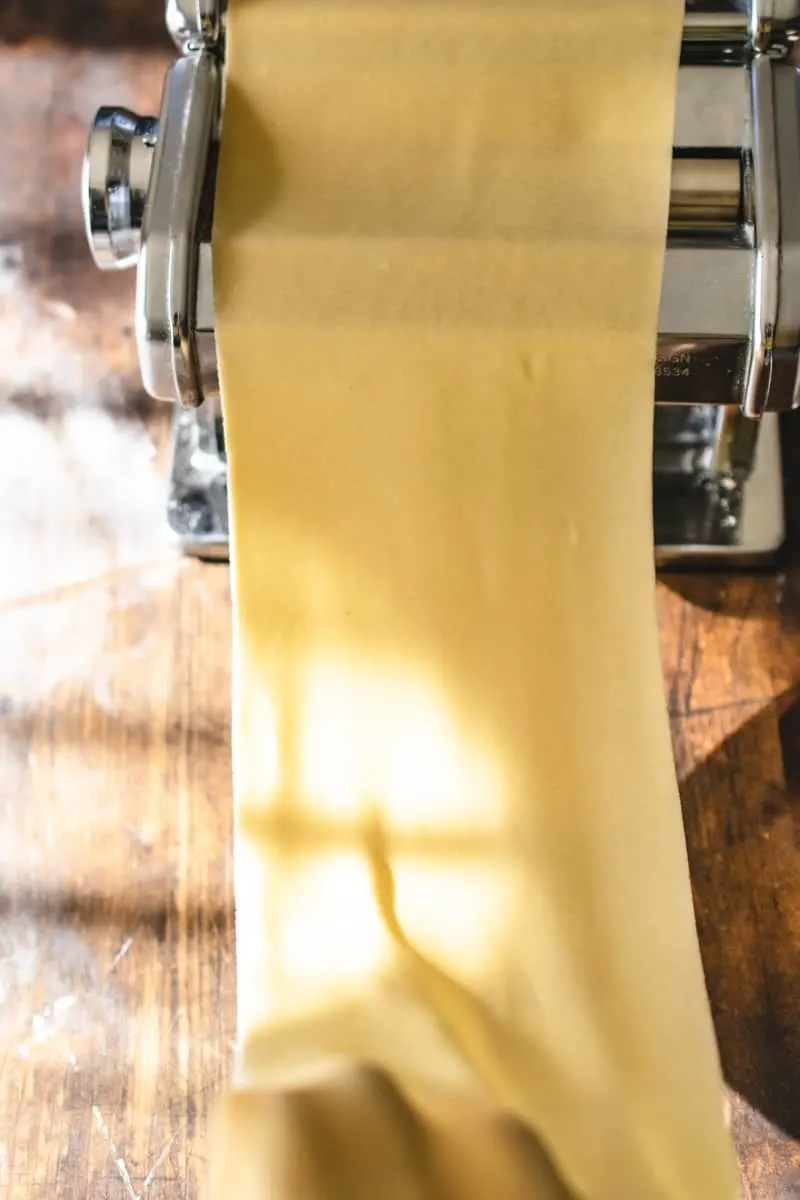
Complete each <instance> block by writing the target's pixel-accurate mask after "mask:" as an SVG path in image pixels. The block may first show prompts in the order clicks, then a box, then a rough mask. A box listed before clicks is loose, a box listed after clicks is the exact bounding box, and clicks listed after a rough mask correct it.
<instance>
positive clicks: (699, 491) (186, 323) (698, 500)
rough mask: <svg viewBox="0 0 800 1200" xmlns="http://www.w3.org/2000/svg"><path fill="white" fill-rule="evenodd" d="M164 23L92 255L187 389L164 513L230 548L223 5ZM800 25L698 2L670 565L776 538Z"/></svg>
mask: <svg viewBox="0 0 800 1200" xmlns="http://www.w3.org/2000/svg"><path fill="white" fill-rule="evenodd" d="M167 24H168V28H169V30H170V32H171V34H172V36H173V39H174V41H175V43H176V46H177V47H178V49H179V51H180V57H179V58H178V59H177V61H176V62H175V63H174V65H173V66H172V68H171V69H170V71H169V74H168V76H167V81H166V85H165V88H164V95H163V100H162V105H161V112H160V115H159V117H158V118H155V117H139V116H137V115H136V114H134V113H131V112H129V111H127V110H125V109H109V108H104V109H101V110H100V111H99V112H98V114H97V117H96V119H95V123H94V126H93V128H92V131H91V133H90V138H89V146H88V150H87V155H86V162H85V167H84V187H83V191H84V197H83V200H84V211H85V217H86V226H87V234H88V237H89V243H90V246H91V248H92V252H93V254H94V257H95V260H96V261H97V263H98V266H100V267H102V268H105V269H108V268H124V267H129V266H136V269H137V293H136V321H135V328H136V340H137V346H138V352H139V362H140V366H141V372H142V378H143V381H144V386H145V388H146V389H147V391H148V392H149V393H150V395H152V396H154V397H156V398H158V399H162V400H171V401H175V402H177V409H176V416H175V427H174V444H173V458H172V474H171V489H170V500H169V520H170V524H171V526H172V528H173V530H174V532H175V534H176V535H177V537H178V538H179V539H180V542H181V544H182V545H183V547H184V549H185V550H186V551H187V552H188V553H193V554H200V555H202V556H205V557H225V556H226V555H227V550H228V517H227V468H226V460H225V449H224V431H223V426H222V420H221V415H220V405H219V383H218V375H217V353H216V342H215V334H214V291H213V284H212V275H211V233H212V226H213V204H214V188H215V177H216V163H217V158H218V153H217V151H218V145H219V136H220V116H221V107H222V71H223V69H224V47H225V14H224V4H223V2H222V0H168V3H167ZM798 39H800V0H686V15H685V23H684V36H683V45H682V55H681V67H680V73H679V85H678V97H677V114H676V121H675V136H674V143H673V170H672V190H671V197H670V216H669V232H668V239H667V253H666V260H665V269H664V282H663V290H662V297H661V312H660V319H659V339H658V357H657V362H656V367H655V376H656V378H655V399H656V405H657V407H656V413H655V449H654V462H653V489H654V506H655V534H656V549H657V556H658V558H659V560H660V561H661V562H664V563H666V562H669V563H680V564H688V563H696V562H708V561H712V562H713V561H716V562H725V563H727V564H730V563H736V564H741V563H748V564H749V563H754V562H760V561H765V560H768V559H769V558H770V557H771V556H772V555H774V553H775V552H776V551H777V549H778V548H779V546H780V544H781V542H782V540H783V533H784V521H783V502H782V488H781V464H780V445H779V435H778V418H777V414H778V413H780V412H786V411H788V410H791V409H793V408H795V407H798V406H799V405H800V371H799V367H800V90H799V84H798V80H799V79H800V76H799V75H798V71H797V69H796V67H795V65H794V62H795V45H796V43H797V42H798ZM798 52H799V53H800V46H799V47H798ZM798 62H799V63H800V59H798Z"/></svg>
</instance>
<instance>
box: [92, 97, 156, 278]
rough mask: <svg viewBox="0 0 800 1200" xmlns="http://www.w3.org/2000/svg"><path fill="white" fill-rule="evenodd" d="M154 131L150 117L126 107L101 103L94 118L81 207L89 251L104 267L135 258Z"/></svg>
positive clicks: (128, 262) (131, 262)
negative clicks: (101, 105) (102, 106)
mask: <svg viewBox="0 0 800 1200" xmlns="http://www.w3.org/2000/svg"><path fill="white" fill-rule="evenodd" d="M157 135H158V121H157V119H156V118H155V117H139V116H137V115H136V113H132V112H130V111H129V110H128V109H127V108H101V109H100V110H99V111H98V113H97V116H96V117H95V119H94V124H93V125H92V129H91V132H90V134H89V144H88V147H87V149H86V157H85V159H84V164H83V212H84V219H85V221H86V236H87V238H88V239H89V247H90V249H91V251H92V256H93V257H94V260H95V262H96V263H97V265H98V267H100V269H101V270H103V271H110V270H114V269H115V268H116V269H118V270H122V269H124V268H125V267H132V266H134V265H135V263H136V259H137V255H138V253H139V244H140V242H141V230H142V221H143V220H144V210H145V205H146V203H147V188H148V185H149V183H150V171H151V169H152V165H153V154H154V151H155V146H156V139H157Z"/></svg>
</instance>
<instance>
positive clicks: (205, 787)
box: [0, 0, 800, 1200]
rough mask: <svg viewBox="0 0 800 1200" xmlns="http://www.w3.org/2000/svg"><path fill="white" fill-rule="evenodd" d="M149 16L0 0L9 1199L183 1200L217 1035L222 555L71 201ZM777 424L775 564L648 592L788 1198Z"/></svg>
mask: <svg viewBox="0 0 800 1200" xmlns="http://www.w3.org/2000/svg"><path fill="white" fill-rule="evenodd" d="M31 10H34V12H33V15H32V12H31ZM67 13H69V17H67V15H66V14H67ZM92 13H94V14H95V17H94V18H93V17H91V14H92ZM151 20H152V25H151V24H150V22H151ZM161 20H162V6H161V3H160V0H159V2H158V3H154V4H152V5H150V6H147V5H146V4H144V3H141V4H140V3H139V2H138V0H136V2H135V3H129V4H125V3H122V2H121V0H120V2H118V3H112V0H108V3H107V4H105V5H102V4H100V3H99V2H95V3H94V4H92V3H89V2H88V0H85V2H84V3H83V4H79V3H78V0H71V3H70V4H69V5H66V4H65V3H64V2H63V0H52V3H50V4H46V3H44V0H39V3H38V4H35V5H33V4H23V3H21V2H20V3H15V2H12V3H11V4H10V5H8V4H6V5H0V115H2V138H3V154H2V155H0V447H1V448H2V449H1V450H0V454H1V455H2V466H0V1196H2V1197H3V1200H45V1198H47V1200H49V1198H50V1197H53V1196H56V1197H59V1198H63V1200H84V1197H89V1198H90V1200H101V1198H103V1200H105V1198H110V1200H134V1198H136V1197H138V1198H139V1200H178V1198H181V1200H193V1198H194V1197H196V1196H199V1195H201V1194H202V1183H203V1178H204V1171H205V1128H206V1119H207V1115H208V1112H209V1106H210V1104H211V1103H212V1101H213V1098H214V1096H215V1095H216V1094H217V1093H218V1091H219V1090H220V1088H221V1087H222V1085H223V1082H224V1080H225V1078H226V1076H227V1072H228V1070H229V1064H230V1051H231V1045H232V1039H233V1037H234V988H235V975H234V960H233V931H232V905H231V863H230V832H231V818H230V751H229V739H228V723H229V703H230V678H229V653H228V639H229V633H230V606H229V600H228V579H227V571H226V569H225V568H220V567H213V566H201V565H199V564H197V563H192V562H184V561H181V560H180V558H178V557H177V556H176V554H175V553H174V551H173V549H172V548H171V547H170V545H169V542H168V539H167V538H166V536H165V534H164V525H163V501H164V485H163V469H164V449H165V439H166V434H167V422H168V419H169V414H168V412H167V411H166V408H165V407H163V408H162V407H159V406H154V405H150V404H149V403H147V402H146V400H145V398H144V397H143V395H142V392H141V388H140V384H139V381H138V375H137V370H136V362H135V354H134V349H133V345H132V337H131V328H130V322H131V312H132V290H133V280H132V278H130V277H128V276H111V277H109V276H100V275H98V274H97V273H96V272H95V270H94V268H93V266H92V264H91V262H90V260H89V257H88V254H87V252H86V250H85V247H84V240H83V231H82V228H81V223H80V217H79V210H78V201H77V189H78V179H79V167H80V158H81V153H82V148H83V143H84V139H85V131H86V126H87V124H88V121H89V120H90V118H91V115H92V113H93V111H94V109H95V107H96V106H97V105H98V104H100V103H105V102H110V101H119V102H121V103H124V104H128V105H130V106H131V107H133V108H139V109H141V110H148V109H150V110H152V109H153V107H154V106H155V105H156V103H157V100H158V96H159V93H160V89H161V83H162V79H163V71H164V68H165V66H166V64H167V62H168V61H169V51H168V49H167V50H165V49H164V48H163V46H162V44H161V42H162V41H163V39H160V33H159V32H158V31H160V30H161V28H162V26H161V24H160V22H161ZM142 28H146V29H151V30H152V31H153V32H152V44H151V46H150V48H145V47H146V43H147V41H148V37H150V35H148V37H144V38H143V37H142V36H141V30H142ZM137 30H138V33H137ZM137 38H138V44H137ZM59 39H60V40H59ZM101 44H102V46H103V49H102V51H98V50H97V49H96V48H95V47H97V46H98V45H101ZM131 47H133V49H132V48H131ZM787 434H788V436H787V439H786V442H787V471H786V474H787V494H788V499H789V506H790V516H791V523H792V537H791V539H790V544H789V546H788V549H787V552H786V554H785V555H784V560H783V562H782V564H781V565H780V567H779V569H778V570H776V571H772V572H768V573H764V574H761V575H747V576H741V577H732V576H729V577H723V576H710V575H705V576H672V577H665V578H664V579H662V581H661V582H660V584H659V591H658V603H659V613H660V619H661V631H662V651H663V658H664V677H665V687H666V694H667V697H668V702H669V707H670V715H671V720H672V730H673V736H674V743H675V753H676V758H677V763H678V770H679V774H680V778H681V787H682V797H683V806H684V817H685V824H686V832H687V839H688V844H689V850H690V856H691V866H692V879H693V886H694V895H695V904H696V909H697V917H698V925H699V929H700V937H701V943H702V949H703V956H704V961H705V967H706V972H707V978H708V986H709V992H710V995H711V1002H712V1006H713V1011H714V1018H715V1022H716V1028H717V1033H718V1037H719V1042H720V1047H721V1052H722V1059H723V1064H724V1068H725V1075H726V1080H727V1082H728V1085H729V1088H730V1093H731V1109H732V1122H733V1129H734V1134H735V1138H736V1143H737V1148H738V1152H739V1156H740V1160H741V1164H742V1177H743V1195H744V1196H745V1197H748V1198H750V1200H793V1198H795V1200H796V1198H798V1197H800V418H797V420H796V424H795V425H794V426H792V424H791V422H790V423H788V424H787ZM625 1200H628V1198H625ZM630 1200H633V1198H630ZM687 1200H688V1198H687Z"/></svg>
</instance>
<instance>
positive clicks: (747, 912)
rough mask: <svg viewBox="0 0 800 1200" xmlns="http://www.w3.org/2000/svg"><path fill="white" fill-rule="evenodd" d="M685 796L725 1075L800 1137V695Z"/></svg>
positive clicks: (730, 748) (711, 764) (718, 760)
mask: <svg viewBox="0 0 800 1200" xmlns="http://www.w3.org/2000/svg"><path fill="white" fill-rule="evenodd" d="M677 737H678V738H680V728H678V730H677ZM681 797H682V803H683V810H684V823H685V826H686V837H687V843H688V848H689V857H690V862H691V870H692V886H693V891H694V900H695V909H696V913H697V923H698V931H699V935H700V943H701V948H702V953H703V961H704V965H705V971H706V978H707V983H708V989H709V994H710V998H711V1006H712V1010H713V1014H714V1021H715V1025H716V1030H717V1036H718V1039H719V1044H720V1052H721V1056H722V1064H723V1068H724V1072H725V1078H726V1081H727V1083H728V1084H729V1085H730V1086H731V1087H732V1088H733V1089H734V1090H735V1091H736V1092H737V1093H738V1094H739V1095H740V1096H741V1097H743V1098H744V1099H745V1100H746V1101H747V1103H748V1104H749V1105H750V1106H751V1107H752V1108H753V1109H754V1110H757V1112H759V1113H761V1114H762V1115H763V1116H764V1117H766V1118H767V1119H768V1121H770V1122H771V1123H772V1124H773V1125H774V1126H776V1127H777V1128H779V1129H780V1130H782V1131H783V1132H784V1133H786V1134H788V1135H790V1137H793V1138H800V699H798V696H797V694H796V692H792V693H789V694H787V695H786V696H783V697H781V698H779V699H778V700H777V701H775V703H774V704H772V705H769V706H768V707H767V708H765V709H763V710H762V711H761V712H760V713H759V714H758V715H757V716H756V717H755V718H753V720H751V721H749V722H748V723H747V724H745V725H744V726H742V727H741V728H740V729H738V730H737V731H736V732H735V733H734V734H732V735H731V736H730V737H729V738H727V739H726V740H725V741H724V742H722V744H721V745H719V746H718V747H717V748H716V749H715V750H714V751H713V752H712V753H711V754H710V755H709V756H708V758H707V759H706V760H705V761H704V762H702V763H701V764H700V765H699V766H698V767H697V768H696V769H695V770H694V771H693V772H692V773H691V774H690V775H689V776H688V777H687V778H686V779H685V780H684V781H683V782H682V784H681ZM769 1194H771V1193H769Z"/></svg>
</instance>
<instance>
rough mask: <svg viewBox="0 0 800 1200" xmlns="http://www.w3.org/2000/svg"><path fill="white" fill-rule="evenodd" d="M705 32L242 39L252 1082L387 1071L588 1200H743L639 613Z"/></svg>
mask: <svg viewBox="0 0 800 1200" xmlns="http://www.w3.org/2000/svg"><path fill="white" fill-rule="evenodd" d="M682 13H683V10H682V4H681V3H680V0H559V2H558V3H552V2H548V3H545V2H544V0H387V2H380V0H318V2H309V0H230V6H229V15H228V34H227V38H228V41H227V80H226V89H227V90H226V99H225V113H224V127H223V138H222V159H221V166H220V175H219V184H218V192H217V209H216V217H215V233H214V281H215V303H216V313H217V329H218V342H219V354H220V370H221V382H222V390H223V401H224V414H225V426H226V431H227V444H228V451H229V461H230V489H231V512H232V554H233V568H234V570H233V578H234V614H235V634H234V669H235V695H234V724H233V732H234V777H235V778H234V782H235V794H236V843H235V886H236V900H237V955H238V994H239V1000H238V1019H239V1033H240V1039H241V1050H240V1056H239V1061H238V1066H237V1072H238V1081H239V1083H240V1085H242V1086H249V1087H251V1088H256V1089H262V1091H263V1090H264V1089H270V1088H273V1087H274V1088H280V1087H283V1086H286V1085H289V1084H293V1083H296V1082H297V1081H298V1080H299V1079H304V1078H307V1077H309V1076H310V1075H312V1074H313V1073H314V1072H315V1071H317V1070H318V1069H319V1068H321V1067H322V1066H324V1065H325V1064H327V1063H331V1062H335V1061H338V1060H349V1061H352V1062H366V1063H374V1064H377V1065H379V1066H381V1067H383V1068H385V1069H386V1070H388V1071H389V1072H391V1073H392V1075H393V1076H394V1077H395V1078H396V1079H397V1080H398V1081H399V1082H400V1083H401V1084H402V1086H403V1087H404V1088H406V1089H407V1090H408V1094H409V1095H411V1096H413V1097H414V1099H415V1102H417V1103H418V1104H419V1106H420V1110H421V1111H424V1110H425V1106H426V1104H430V1105H433V1104H434V1100H433V1097H434V1096H437V1095H439V1096H444V1095H448V1096H452V1097H456V1096H458V1097H463V1098H467V1099H468V1100H469V1102H470V1103H471V1102H473V1101H474V1102H475V1103H477V1104H480V1105H484V1104H485V1105H487V1106H488V1107H493V1106H494V1107H496V1108H497V1109H504V1110H507V1111H509V1112H511V1113H513V1114H516V1115H518V1116H519V1117H521V1118H522V1119H523V1120H524V1121H525V1122H526V1123H527V1124H528V1125H529V1127H530V1128H531V1129H533V1130H535V1131H536V1133H537V1136H538V1137H539V1138H540V1139H541V1141H542V1143H543V1144H544V1145H545V1146H546V1147H547V1151H548V1153H549V1155H550V1156H551V1157H552V1160H553V1162H554V1163H556V1164H557V1167H558V1169H559V1171H560V1172H561V1175H562V1177H563V1179H564V1180H565V1181H566V1182H567V1184H568V1185H569V1187H570V1189H572V1190H573V1191H574V1194H575V1195H579V1196H582V1197H585V1198H586V1200H732V1198H733V1197H735V1196H736V1194H737V1186H736V1173H735V1167H734V1162H733V1157H732V1153H731V1149H730V1146H729V1143H728V1137H727V1134H726V1131H725V1128H724V1124H723V1115H722V1082H721V1078H720V1072H719V1067H718V1061H717V1053H716V1048H715V1043H714V1035H713V1030H712V1026H711V1022H710V1018H709V1010H708V1005H707V1000H706V995H705V990H704V981H703V974H702V969H701V962H700V957H699V953H698V947H697V941H696V935H695V927H694V920H693V911H692V902H691V894H690V887H689V878H688V872H687V861H686V853H685V847H684V840H683V831H682V826H681V813H680V805H679V799H678V793H677V788H676V783H675V776H674V770H673V763H672V757H671V748H670V740H669V730H668V723H667V718H666V715H665V709H664V702H663V696H662V685H661V675H660V668H659V657H658V641H657V631H656V622H655V612H654V582H653V552H652V528H651V437H652V434H651V427H652V417H653V362H654V352H655V336H656V323H657V310H658V301H659V292H660V281H661V270H662V263H663V254H664V244H665V229H666V220H667V207H668V191H669V172H670V153H671V139H672V124H673V107H674V98H675V88H676V73H677V62H678V51H679V41H680V32H681V22H682ZM392 886H394V887H395V890H396V891H395V896H394V900H392V896H391V889H392ZM381 888H383V889H384V890H383V891H381ZM256 1125H257V1122H256ZM248 1127H249V1126H248ZM255 1128H256V1127H255V1126H254V1129H255ZM243 1136H244V1135H243ZM248 1136H249V1138H250V1140H249V1141H248V1140H247V1138H244V1142H242V1139H241V1138H240V1144H239V1150H238V1151H237V1153H238V1154H239V1155H240V1157H241V1155H244V1156H245V1158H246V1157H247V1155H248V1154H249V1153H252V1155H253V1159H252V1163H251V1166H252V1169H253V1171H255V1170H256V1166H255V1165H253V1164H255V1163H256V1160H257V1159H258V1158H259V1155H261V1154H262V1152H263V1146H261V1147H260V1148H259V1146H258V1144H257V1143H258V1135H257V1132H253V1133H252V1134H251V1135H248ZM243 1145H244V1149H243V1148H242V1146H243ZM247 1146H250V1150H248V1149H247ZM254 1186H255V1185H254ZM387 1187H388V1185H387ZM498 1187H499V1185H498ZM250 1194H251V1193H248V1195H250ZM265 1194H266V1193H265ZM303 1194H304V1195H305V1193H303ZM309 1194H310V1193H309ZM385 1194H386V1196H388V1195H389V1194H390V1193H389V1191H388V1190H387V1192H386V1193H385ZM398 1194H399V1193H398ZM540 1194H541V1195H542V1196H544V1195H548V1196H549V1195H550V1194H551V1193H550V1192H545V1191H542V1192H541V1193H540ZM238 1195H239V1196H240V1197H241V1196H243V1195H244V1192H243V1191H240V1192H239V1193H238ZM252 1195H254V1196H255V1195H256V1191H255V1190H254V1191H253V1192H252ZM270 1195H272V1193H271V1192H270ZM495 1195H496V1196H498V1197H499V1195H500V1191H499V1190H496V1191H495ZM290 1200H291V1198H290ZM487 1200H489V1197H487ZM532 1200H536V1197H534V1196H532Z"/></svg>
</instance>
